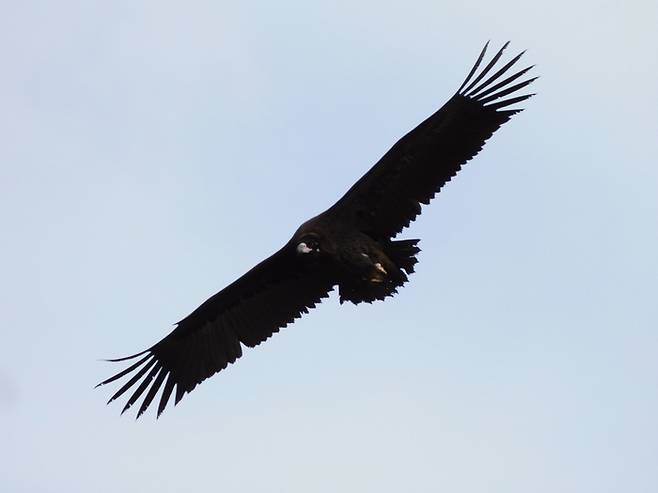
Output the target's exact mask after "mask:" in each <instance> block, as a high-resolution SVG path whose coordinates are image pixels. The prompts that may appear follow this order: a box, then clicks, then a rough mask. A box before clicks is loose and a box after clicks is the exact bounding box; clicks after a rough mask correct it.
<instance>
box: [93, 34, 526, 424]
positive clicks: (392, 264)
mask: <svg viewBox="0 0 658 493" xmlns="http://www.w3.org/2000/svg"><path fill="white" fill-rule="evenodd" d="M508 44H509V43H506V44H505V45H504V46H503V47H502V48H501V49H500V51H498V53H496V55H494V57H493V58H492V59H491V61H489V63H487V64H486V66H484V68H482V69H481V70H480V71H479V72H478V68H479V67H480V65H481V62H482V60H483V58H484V55H485V52H486V49H487V45H488V43H487V45H485V46H484V48H483V49H482V52H481V53H480V56H479V57H478V59H477V61H476V62H475V65H474V67H473V68H472V69H471V71H470V73H469V74H468V76H467V77H466V80H465V81H464V83H463V84H462V85H461V87H460V88H459V89H458V90H457V92H456V93H455V95H454V96H452V97H451V98H450V99H449V100H448V102H447V103H446V104H445V105H444V106H443V107H442V108H441V109H439V110H438V111H437V112H436V113H434V114H433V115H431V116H430V117H429V118H427V120H425V121H424V122H422V123H421V124H420V125H418V126H417V127H416V128H415V129H413V130H412V131H411V132H409V133H408V134H407V135H405V136H404V137H402V138H401V139H400V140H399V141H398V142H397V143H396V144H395V145H394V146H393V147H392V148H391V149H390V150H389V151H388V152H387V153H386V154H385V155H384V156H383V157H382V158H381V159H380V160H379V161H378V162H377V163H376V164H375V165H374V166H373V167H372V168H371V169H370V171H368V172H367V173H366V174H365V175H364V176H363V177H362V178H361V179H360V180H359V181H357V182H356V183H355V184H354V186H353V187H352V188H350V189H349V190H348V191H347V193H346V194H345V195H344V196H343V197H342V198H341V199H340V200H339V201H338V202H336V204H334V205H333V206H332V207H331V208H329V209H328V210H327V211H325V212H323V213H322V214H320V215H319V216H316V217H314V218H312V219H310V220H309V221H307V222H305V223H304V224H302V225H301V226H300V227H299V229H298V230H297V231H295V233H294V234H293V235H292V238H291V239H290V241H288V243H286V244H285V245H284V246H283V248H281V249H280V250H279V251H278V252H276V253H275V254H274V255H272V256H271V257H270V258H268V259H266V260H264V261H262V262H261V263H259V264H258V265H256V266H255V267H254V268H253V269H251V270H250V271H249V272H247V273H246V274H245V275H243V276H242V277H241V278H239V279H238V280H236V281H235V282H233V283H232V284H229V285H228V286H227V287H226V288H224V289H223V290H221V291H220V292H219V293H217V294H215V295H213V296H211V297H210V298H209V299H208V300H207V301H205V302H204V303H203V304H202V305H201V306H199V307H198V308H197V309H196V310H194V311H193V312H192V313H191V314H190V315H188V316H187V317H186V318H184V319H183V320H181V321H180V322H178V324H176V327H175V329H174V330H173V331H172V332H171V333H170V334H169V335H168V336H166V337H165V338H164V339H162V340H161V341H160V342H158V343H157V344H155V345H154V346H151V347H150V348H148V349H147V350H145V351H142V352H141V353H137V354H135V355H133V356H128V357H126V358H120V359H114V360H110V361H125V360H131V359H133V358H138V359H137V361H136V362H135V363H134V364H132V365H131V366H129V367H128V368H126V369H125V370H123V371H121V372H119V373H117V374H116V375H114V376H113V377H111V378H108V379H107V380H105V381H103V382H101V383H100V384H99V385H105V384H108V383H110V382H114V381H115V380H118V379H119V378H121V377H125V376H129V377H130V378H129V379H128V381H127V382H126V383H125V385H123V386H122V387H121V388H120V389H119V390H118V391H117V392H116V393H115V394H114V395H113V396H112V397H111V398H110V401H109V402H111V401H113V400H115V399H117V398H118V397H120V396H121V395H123V394H124V393H125V392H126V391H127V390H129V389H132V388H134V390H133V393H132V395H131V396H130V398H129V399H128V402H127V403H126V405H125V407H124V408H123V411H126V410H127V409H128V408H130V407H131V406H132V405H133V404H135V403H136V402H137V400H138V399H139V398H140V397H141V396H142V395H144V399H143V401H142V402H141V405H140V408H139V411H138V413H137V417H139V416H140V415H141V414H142V413H143V412H144V411H145V410H146V409H147V408H148V407H149V405H150V404H151V403H152V402H153V399H154V398H155V397H156V394H157V393H158V391H159V390H160V389H162V393H161V395H160V401H159V404H158V416H159V415H160V413H162V411H163V410H164V409H165V407H166V406H167V403H168V402H169V399H170V397H171V396H172V393H173V392H174V388H175V389H176V393H175V403H176V404H178V402H179V401H180V400H181V399H182V398H183V396H184V395H185V394H186V393H188V392H191V391H192V390H193V389H194V388H195V387H196V386H197V385H198V384H200V383H201V382H203V381H204V380H205V379H206V378H208V377H210V376H212V375H214V374H215V373H217V372H218V371H221V370H223V369H224V368H226V366H227V365H228V364H229V363H233V362H235V360H237V359H238V358H239V357H240V356H242V347H243V346H247V347H254V346H256V345H258V344H260V343H261V342H263V341H264V340H266V339H267V338H268V337H270V336H271V335H272V334H273V333H275V332H278V331H279V329H281V328H283V327H285V326H286V325H288V324H289V323H291V322H293V321H294V320H295V319H296V318H299V317H301V316H302V314H304V313H307V312H308V309H309V308H313V307H314V306H315V305H316V304H317V303H319V302H320V301H321V300H322V299H323V298H326V297H327V296H328V293H329V292H330V291H332V290H333V289H334V287H335V286H338V291H339V296H340V301H341V303H342V302H344V301H351V302H352V303H354V304H358V303H361V302H364V301H365V302H368V303H370V302H372V301H374V300H383V299H384V298H386V297H387V296H392V295H393V294H394V293H396V290H397V288H399V287H400V286H402V285H403V284H404V283H405V282H406V281H407V275H409V274H410V273H412V272H413V271H414V265H415V264H416V262H417V260H416V257H415V256H416V254H417V253H418V252H419V251H420V250H419V248H418V246H417V243H418V240H415V239H414V240H397V239H394V238H395V237H396V235H397V234H398V233H400V231H402V229H404V228H405V227H407V226H408V225H409V224H410V223H411V221H413V220H414V219H415V218H416V216H418V214H420V212H421V204H428V203H429V202H430V200H431V199H432V198H433V197H434V195H435V194H436V193H437V192H438V191H439V190H441V187H443V185H444V184H445V183H447V182H448V181H450V179H451V178H452V177H453V176H455V174H456V173H457V172H458V171H459V170H460V168H461V167H462V165H464V164H465V163H466V162H467V161H468V160H470V159H471V158H472V157H473V156H475V155H476V154H477V153H478V152H479V151H480V149H482V146H483V145H484V143H485V141H486V140H487V139H488V138H489V137H491V135H492V134H493V133H494V132H495V131H496V130H497V129H498V127H500V126H501V125H502V124H503V123H505V122H506V121H508V120H509V119H510V118H511V117H512V115H515V114H516V113H519V112H520V111H521V109H518V108H516V109H514V108H513V109H510V106H512V105H515V104H516V103H519V102H521V101H523V100H525V99H528V98H529V97H530V96H532V94H525V95H518V91H519V90H520V89H522V88H524V87H525V86H527V85H528V84H530V83H531V82H532V81H533V80H535V79H536V77H535V78H531V79H526V80H523V81H520V82H517V81H518V80H519V79H520V78H521V77H522V76H523V75H524V74H525V73H526V72H528V70H530V68H532V67H528V68H525V69H523V70H520V71H518V72H515V73H514V74H513V75H509V76H505V74H507V73H508V71H509V69H510V68H511V67H512V66H513V65H514V64H515V63H516V62H517V61H518V60H519V58H520V57H521V55H522V54H523V53H521V54H519V55H517V56H516V57H514V58H513V59H512V60H510V61H509V62H508V63H506V64H504V65H502V64H501V65H502V66H501V67H500V68H498V67H497V63H498V61H499V59H500V57H501V55H502V53H503V50H504V49H505V48H506V47H507V45H508ZM494 67H496V70H494ZM492 70H493V73H491V72H492ZM490 73H491V75H489V74H490ZM487 75H489V76H488V77H487ZM506 96H511V97H507V98H506ZM501 98H503V99H501Z"/></svg>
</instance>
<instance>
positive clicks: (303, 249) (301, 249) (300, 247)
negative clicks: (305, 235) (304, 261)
mask: <svg viewBox="0 0 658 493" xmlns="http://www.w3.org/2000/svg"><path fill="white" fill-rule="evenodd" d="M312 251H313V250H312V249H311V248H309V247H308V246H306V243H304V242H303V241H302V242H301V243H300V244H299V245H297V253H311V252H312Z"/></svg>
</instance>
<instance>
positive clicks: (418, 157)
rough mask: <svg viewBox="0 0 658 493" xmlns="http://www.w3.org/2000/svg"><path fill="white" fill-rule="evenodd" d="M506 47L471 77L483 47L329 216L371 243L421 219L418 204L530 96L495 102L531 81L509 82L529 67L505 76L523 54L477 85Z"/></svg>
mask: <svg viewBox="0 0 658 493" xmlns="http://www.w3.org/2000/svg"><path fill="white" fill-rule="evenodd" d="M508 44H509V42H508V43H505V45H504V46H503V47H502V48H501V49H500V51H499V52H498V53H497V54H496V55H495V56H494V57H493V58H492V60H491V61H490V62H489V63H488V64H487V65H486V67H484V68H483V69H482V70H481V71H480V72H479V73H478V74H477V75H476V76H475V77H474V78H473V76H474V75H475V73H476V71H477V69H478V67H479V66H480V63H481V62H482V59H483V58H484V54H485V52H486V49H487V45H488V43H487V45H485V46H484V48H483V50H482V52H481V53H480V56H479V57H478V59H477V62H476V63H475V66H474V67H473V68H472V69H471V72H470V73H469V74H468V77H467V78H466V80H465V81H464V83H463V84H462V86H461V87H460V88H459V90H458V91H457V93H456V94H455V95H454V96H453V97H452V98H451V99H450V100H449V101H448V102H447V103H446V104H445V105H444V106H443V107H442V108H441V109H439V110H438V111H437V112H436V113H434V114H433V115H432V116H430V117H429V118H428V119H427V120H425V121H424V122H422V123H421V124H420V125H418V126H417V127H416V128H415V129H413V130H412V131H411V132H409V133H408V134H407V135H405V136H404V137H402V138H401V139H400V140H399V141H398V142H397V143H396V144H395V145H394V146H393V147H392V148H391V149H390V150H389V151H388V152H387V153H386V154H385V155H384V156H383V157H382V158H381V159H380V160H379V161H378V162H377V163H376V164H375V166H373V167H372V168H371V169H370V171H368V172H367V173H366V174H365V175H364V176H363V177H362V178H361V179H360V180H359V181H357V182H356V183H355V184H354V186H353V187H352V188H350V189H349V190H348V192H347V193H346V194H345V195H344V196H343V198H341V199H340V200H339V201H338V202H337V203H336V204H335V205H334V206H333V207H332V208H331V209H330V211H331V213H333V214H336V215H337V216H340V217H341V218H343V219H345V220H347V221H350V222H351V223H352V224H354V225H355V226H356V227H357V228H359V229H360V230H361V231H363V232H365V233H367V234H369V235H370V236H372V237H373V238H376V239H388V238H390V237H393V236H395V235H396V234H398V233H399V232H400V231H402V229H404V228H405V227H407V226H409V224H410V223H411V221H413V220H414V219H415V218H416V216H418V214H420V212H421V205H420V204H428V203H429V202H430V200H431V199H432V198H433V197H434V195H435V194H436V193H437V192H438V191H439V190H441V187H442V186H443V185H444V184H445V183H447V182H448V181H450V179H451V178H452V177H453V176H455V175H456V174H457V172H458V171H459V170H460V169H461V167H462V165H463V164H464V163H466V162H467V161H468V160H470V159H471V158H472V157H474V156H475V155H476V154H477V153H478V152H479V151H480V149H482V146H483V145H484V143H485V141H486V140H487V139H488V138H489V137H491V135H492V134H493V133H494V132H495V131H496V130H497V129H498V128H499V127H500V126H501V125H502V124H503V123H505V122H506V121H507V120H509V119H510V118H511V116H512V115H514V114H516V113H518V112H520V111H522V110H520V109H511V110H510V109H503V108H507V107H509V106H511V105H514V104H515V103H519V102H521V101H523V100H525V99H528V98H529V97H531V96H532V94H527V95H522V96H515V97H511V98H508V99H503V100H501V101H497V100H499V99H500V98H503V97H505V96H509V95H511V94H514V93H516V92H517V91H518V90H520V89H522V88H523V87H525V86H527V85H528V84H530V83H531V82H532V81H534V80H535V79H536V77H535V78H532V79H528V80H524V81H522V82H518V83H514V82H515V81H516V80H517V79H519V78H520V77H522V76H523V75H524V74H525V73H526V72H527V71H528V70H530V69H531V68H532V66H531V67H528V68H525V69H523V70H521V71H519V72H516V73H515V74H513V75H511V76H508V77H504V74H505V73H506V72H507V71H508V70H509V69H510V68H511V67H512V66H513V65H514V64H515V63H516V62H517V61H518V59H519V58H520V57H521V55H522V54H523V53H521V54H519V55H518V56H516V57H514V58H513V59H512V60H511V61H509V62H508V63H507V64H505V65H503V66H502V67H501V68H500V69H498V70H496V71H495V73H493V75H491V76H490V77H488V78H487V79H486V80H484V81H482V80H483V79H484V77H485V76H486V75H487V74H488V73H489V72H490V71H491V69H492V68H493V67H494V66H495V65H496V63H497V62H498V60H499V59H500V57H501V55H502V53H503V50H504V49H505V48H506V47H507V45H508ZM481 81H482V82H481ZM513 83H514V84H513ZM494 101H495V102H494Z"/></svg>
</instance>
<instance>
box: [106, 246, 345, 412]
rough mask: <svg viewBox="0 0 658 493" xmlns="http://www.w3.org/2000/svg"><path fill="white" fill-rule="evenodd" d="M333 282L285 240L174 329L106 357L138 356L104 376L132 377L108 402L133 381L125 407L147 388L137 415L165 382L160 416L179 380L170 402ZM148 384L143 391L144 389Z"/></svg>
mask: <svg viewBox="0 0 658 493" xmlns="http://www.w3.org/2000/svg"><path fill="white" fill-rule="evenodd" d="M333 285H334V282H333V280H332V279H331V276H330V274H329V272H328V271H327V270H326V269H324V268H322V267H321V266H318V265H317V264H316V265H311V264H307V263H303V262H300V261H299V260H297V258H296V254H295V249H294V246H292V245H291V244H290V243H289V244H287V245H286V246H285V247H283V248H282V249H281V250H279V251H278V252H277V253H275V254H274V255H272V256H271V257H270V258H268V259H267V260H265V261H263V262H261V263H260V264H258V265H257V266H256V267H254V268H253V269H251V270H250V271H249V272H247V273H246V274H245V275H244V276H242V277H241V278H240V279H238V280H237V281H235V282H234V283H232V284H230V285H229V286H227V287H226V288H225V289H223V290H222V291H220V292H219V293H217V294H215V295H214V296H212V297H211V298H209V299H208V300H207V301H206V302H205V303H203V304H202V305H201V306H199V307H198V308H197V309H196V310H194V312H192V313H191V314H190V315H188V316H187V317H186V318H184V319H183V320H181V321H180V322H178V324H176V325H177V326H176V328H175V329H174V330H173V331H172V332H171V333H170V334H169V335H168V336H167V337H165V338H164V339H162V340H161V341H160V342H158V343H157V344H155V345H154V346H153V347H151V348H149V349H147V350H146V351H142V352H141V353H138V354H134V355H132V356H128V357H126V358H120V359H115V360H110V361H126V360H131V359H135V358H140V357H141V358H140V359H139V360H138V361H137V362H136V363H134V364H133V365H131V366H130V367H128V368H126V369H125V370H123V371H121V372H119V373H117V374H116V375H114V376H112V377H111V378H108V379H107V380H104V381H103V382H101V383H99V384H98V385H99V386H100V385H105V384H108V383H110V382H113V381H115V380H117V379H119V378H121V377H124V376H128V375H130V376H131V378H130V380H128V381H127V382H126V383H125V385H123V386H122V387H121V388H120V389H119V390H118V391H117V392H116V393H115V394H114V395H113V396H112V397H111V398H110V400H109V401H108V404H109V403H110V402H112V401H113V400H115V399H117V398H118V397H120V396H121V395H123V394H124V393H125V392H126V391H127V390H129V389H131V388H133V387H136V388H135V389H134V391H133V393H132V395H131V396H130V398H129V399H128V402H127V403H126V405H125V406H124V408H123V411H122V413H123V412H125V411H126V410H128V409H129V408H130V407H131V406H132V405H133V404H135V402H137V400H138V399H139V398H140V396H141V395H142V394H144V392H146V396H145V397H144V400H143V401H142V404H141V406H140V408H139V412H138V413H137V417H139V416H141V414H142V413H143V412H144V411H146V409H147V408H148V407H149V405H150V404H151V402H152V401H153V399H154V398H155V396H156V394H157V393H158V391H159V390H160V388H161V387H162V386H163V384H164V388H163V391H162V394H161V396H160V403H159V405H158V416H159V415H160V414H161V413H162V411H163V410H164V409H165V407H166V406H167V402H168V401H169V398H170V397H171V395H172V392H173V390H174V387H176V397H175V404H178V402H179V401H180V400H181V399H182V398H183V396H184V395H185V394H186V393H188V392H191V391H192V390H193V389H194V387H196V386H197V385H198V384H199V383H201V382H203V381H204V380H205V379H206V378H208V377H210V376H212V375H214V374H215V373H217V372H218V371H220V370H223V369H224V368H226V366H227V365H228V364H229V363H233V362H235V360H236V359H238V358H239V357H240V356H242V346H241V345H242V344H244V345H245V346H248V347H253V346H256V345H258V344H260V343H261V342H263V341H264V340H265V339H267V338H268V337H270V336H271V335H272V334H273V333H275V332H278V331H279V329H281V328H283V327H285V326H286V325H287V324H289V323H291V322H293V321H294V320H295V319H296V318H299V317H301V316H302V314H304V313H307V312H308V309H309V308H313V307H314V306H315V305H316V303H318V302H320V301H321V300H322V298H325V297H327V295H328V293H329V291H330V290H331V289H332V288H333ZM147 389H148V392H147Z"/></svg>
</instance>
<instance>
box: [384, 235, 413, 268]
mask: <svg viewBox="0 0 658 493" xmlns="http://www.w3.org/2000/svg"><path fill="white" fill-rule="evenodd" d="M419 241H420V240H391V241H390V242H388V243H387V244H386V245H384V251H385V252H386V255H388V258H390V259H391V260H392V261H393V263H394V264H395V265H397V266H398V267H399V268H400V269H404V271H405V272H406V273H407V274H411V273H412V272H413V271H414V265H416V264H417V263H418V259H417V258H416V255H417V254H418V252H420V248H418V246H417V245H418V242H419Z"/></svg>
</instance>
